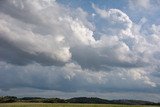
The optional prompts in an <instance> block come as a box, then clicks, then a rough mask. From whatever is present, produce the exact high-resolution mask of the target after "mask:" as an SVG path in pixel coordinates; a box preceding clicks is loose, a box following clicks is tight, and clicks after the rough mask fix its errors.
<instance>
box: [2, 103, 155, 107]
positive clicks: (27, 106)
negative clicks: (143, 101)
mask: <svg viewBox="0 0 160 107" xmlns="http://www.w3.org/2000/svg"><path fill="white" fill-rule="evenodd" d="M0 107H158V106H142V105H114V104H54V103H53V104H46V103H4V104H2V103H1V104H0Z"/></svg>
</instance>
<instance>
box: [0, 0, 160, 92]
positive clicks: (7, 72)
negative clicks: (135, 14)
mask: <svg viewBox="0 0 160 107" xmlns="http://www.w3.org/2000/svg"><path fill="white" fill-rule="evenodd" d="M147 1H148V0H147ZM131 4H133V3H131V2H130V4H129V5H130V6H131ZM148 4H149V2H145V3H143V2H141V3H140V4H139V5H138V6H140V7H143V8H145V9H146V8H148V6H150V5H148ZM92 8H93V10H94V12H95V15H94V16H93V15H91V14H90V13H88V12H86V11H84V10H83V9H82V8H77V9H72V8H69V7H67V6H65V5H63V4H59V3H57V2H56V1H48V0H34V1H32V2H31V1H30V0H1V1H0V61H1V62H0V81H1V84H0V89H1V90H3V91H6V90H10V89H14V88H23V87H30V88H35V89H42V90H57V91H62V92H77V91H87V92H100V93H106V92H146V93H158V94H159V92H160V91H159V90H160V84H159V81H160V78H159V77H160V73H159V71H160V69H159V64H160V55H159V53H160V51H159V47H160V43H159V40H160V36H159V35H160V25H156V24H147V29H148V30H147V31H146V30H144V26H145V24H146V23H147V20H145V21H143V20H142V23H135V22H133V21H132V20H131V19H130V17H129V16H128V15H127V14H126V13H124V12H123V11H121V10H119V9H101V8H99V7H97V6H96V5H95V4H92ZM132 9H133V8H132ZM91 19H92V21H91Z"/></svg>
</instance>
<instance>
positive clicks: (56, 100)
mask: <svg viewBox="0 0 160 107" xmlns="http://www.w3.org/2000/svg"><path fill="white" fill-rule="evenodd" d="M13 102H14V103H15V102H18V103H24V104H25V103H70V104H73V103H83V104H84V103H87V104H123V105H160V103H154V102H149V101H141V100H106V99H100V98H94V97H91V98H87V97H77V98H71V99H60V98H40V97H24V98H17V97H14V96H4V97H0V103H13ZM0 105H2V104H0ZM0 107H1V106H0Z"/></svg>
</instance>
